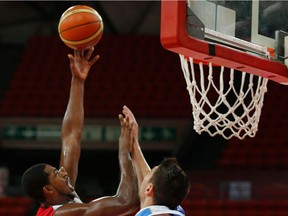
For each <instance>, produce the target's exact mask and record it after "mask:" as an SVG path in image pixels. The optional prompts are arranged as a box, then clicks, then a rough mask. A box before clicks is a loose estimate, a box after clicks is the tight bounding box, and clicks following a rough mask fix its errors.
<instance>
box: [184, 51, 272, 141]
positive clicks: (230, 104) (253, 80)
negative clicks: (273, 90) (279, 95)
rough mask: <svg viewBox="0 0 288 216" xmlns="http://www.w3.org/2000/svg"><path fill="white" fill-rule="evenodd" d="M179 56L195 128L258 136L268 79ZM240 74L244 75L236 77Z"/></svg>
mask: <svg viewBox="0 0 288 216" xmlns="http://www.w3.org/2000/svg"><path fill="white" fill-rule="evenodd" d="M179 56H180V61H181V66H182V71H183V74H184V77H185V80H186V84H187V90H188V92H189V95H190V102H191V105H192V114H193V118H194V129H195V131H196V132H197V133H199V134H201V133H202V132H207V133H209V134H210V136H215V135H221V136H223V137H224V138H225V139H230V138H232V137H233V136H235V137H238V138H239V139H243V138H245V137H246V136H250V137H254V136H255V135H256V132H257V130H258V123H259V119H260V115H261V109H262V106H263V100H264V95H265V93H266V92H267V83H268V79H267V78H264V77H261V76H256V75H253V74H249V73H245V72H241V71H236V70H235V71H234V69H232V68H227V67H224V66H215V65H212V63H211V62H208V63H207V62H205V63H202V62H198V60H197V62H196V61H195V60H193V58H192V57H188V58H187V57H185V56H183V55H181V54H179ZM227 70H228V71H227ZM224 71H225V72H224ZM229 71H230V72H229ZM237 76H240V78H237V79H236V78H235V79H234V77H237Z"/></svg>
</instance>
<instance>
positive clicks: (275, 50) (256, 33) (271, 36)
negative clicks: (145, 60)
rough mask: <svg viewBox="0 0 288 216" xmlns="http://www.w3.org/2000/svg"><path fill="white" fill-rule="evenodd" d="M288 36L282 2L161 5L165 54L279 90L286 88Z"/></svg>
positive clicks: (286, 6)
mask: <svg viewBox="0 0 288 216" xmlns="http://www.w3.org/2000/svg"><path fill="white" fill-rule="evenodd" d="M287 36H288V2H287V1H275V0H274V1H266V0H251V1H231V0H230V1H228V0H224V1H220V0H218V1H210V0H197V1H196V0H188V1H183V0H178V1H171V0H162V8H161V42H162V45H163V46H164V47H165V48H166V49H168V50H171V51H174V52H176V53H180V54H183V55H185V56H193V57H194V58H195V59H199V60H208V61H209V62H212V63H215V64H218V65H225V66H228V67H230V68H234V69H236V70H238V69H239V70H241V71H246V72H248V73H252V74H255V75H257V76H263V77H266V78H268V79H271V80H274V81H276V82H279V83H282V84H288V69H287V66H286V65H285V62H286V64H287V65H288V59H287V56H288V48H287V47H288V37H287ZM285 41H286V43H285Z"/></svg>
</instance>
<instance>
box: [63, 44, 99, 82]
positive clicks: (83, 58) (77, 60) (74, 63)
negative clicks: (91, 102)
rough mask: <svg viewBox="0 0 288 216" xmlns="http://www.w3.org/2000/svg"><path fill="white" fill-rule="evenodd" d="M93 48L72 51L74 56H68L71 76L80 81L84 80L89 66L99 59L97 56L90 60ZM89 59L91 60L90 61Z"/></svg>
mask: <svg viewBox="0 0 288 216" xmlns="http://www.w3.org/2000/svg"><path fill="white" fill-rule="evenodd" d="M93 51H94V47H91V48H90V49H88V50H85V51H84V50H74V56H73V55H71V54H68V57H69V59H70V69H71V72H72V75H73V76H74V77H76V78H79V79H81V80H83V81H84V80H86V78H87V76H88V73H89V71H90V68H91V66H92V65H93V64H94V63H95V62H96V61H98V59H99V58H100V56H99V55H96V56H94V57H93V58H92V59H91V56H92V53H93ZM90 59H91V60H90Z"/></svg>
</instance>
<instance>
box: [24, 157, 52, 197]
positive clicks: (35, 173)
mask: <svg viewBox="0 0 288 216" xmlns="http://www.w3.org/2000/svg"><path fill="white" fill-rule="evenodd" d="M46 165H47V164H45V163H40V164H36V165H34V166H32V167H30V168H29V169H27V170H26V171H25V172H24V174H23V175H22V189H23V191H24V193H26V194H27V195H28V196H29V197H31V198H32V199H35V200H37V201H39V202H44V201H45V197H44V194H43V187H44V186H45V185H47V184H49V178H48V173H46V172H45V171H44V169H45V167H46Z"/></svg>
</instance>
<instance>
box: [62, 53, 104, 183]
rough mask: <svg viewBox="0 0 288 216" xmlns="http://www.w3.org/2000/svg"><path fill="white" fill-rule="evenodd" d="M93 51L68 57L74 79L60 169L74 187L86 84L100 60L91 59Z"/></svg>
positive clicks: (66, 113) (63, 133) (66, 117)
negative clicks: (93, 67) (94, 65)
mask: <svg viewBox="0 0 288 216" xmlns="http://www.w3.org/2000/svg"><path fill="white" fill-rule="evenodd" d="M93 50H94V48H91V49H89V50H88V51H80V50H74V56H73V55H71V54H69V55H68V57H69V60H70V70H71V73H72V79H71V87H70V95H69V100H68V105H67V109H66V112H65V115H64V119H63V122H62V152H61V158H60V167H64V168H65V170H66V172H67V174H68V176H69V177H70V181H71V184H72V186H75V182H76V178H77V173H78V162H79V158H80V150H81V148H80V147H81V146H80V143H81V136H82V129H83V122H84V109H83V100H84V99H83V98H84V82H85V80H86V78H87V76H88V73H89V71H90V68H91V66H92V65H93V64H94V63H95V62H96V61H97V60H98V59H99V55H96V56H95V57H93V58H92V59H91V56H92V53H93Z"/></svg>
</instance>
